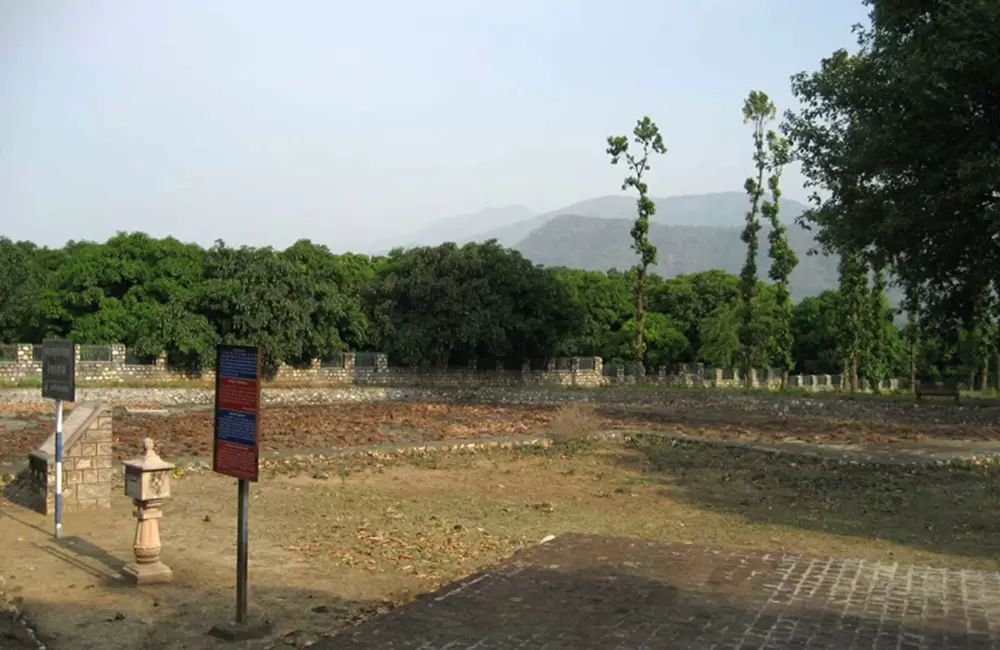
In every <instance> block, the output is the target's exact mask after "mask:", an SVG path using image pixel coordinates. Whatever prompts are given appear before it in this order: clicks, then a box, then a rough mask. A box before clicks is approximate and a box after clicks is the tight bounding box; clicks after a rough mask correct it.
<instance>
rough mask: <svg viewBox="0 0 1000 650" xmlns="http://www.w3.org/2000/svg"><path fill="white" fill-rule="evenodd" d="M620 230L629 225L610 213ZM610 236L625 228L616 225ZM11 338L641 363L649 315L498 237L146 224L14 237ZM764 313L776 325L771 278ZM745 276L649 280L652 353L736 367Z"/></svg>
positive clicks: (0, 337) (948, 364) (822, 323)
mask: <svg viewBox="0 0 1000 650" xmlns="http://www.w3.org/2000/svg"><path fill="white" fill-rule="evenodd" d="M610 223H614V222H610ZM609 236H610V234H609ZM0 270H2V275H0V342H2V343H13V342H39V341H41V340H42V339H43V338H45V337H47V336H56V337H71V338H74V339H76V340H77V341H78V342H80V343H111V342H121V343H125V344H126V345H128V346H129V347H130V348H132V349H133V350H134V352H135V353H136V354H137V355H138V356H152V355H156V354H159V353H162V352H166V353H167V355H168V358H169V361H170V363H172V364H176V365H201V364H205V365H208V364H210V363H211V360H212V350H213V345H214V344H216V343H218V342H229V343H250V344H259V345H261V346H263V347H264V350H265V354H266V358H267V361H268V363H270V364H275V363H278V362H287V363H297V362H301V361H305V360H308V359H312V358H324V357H328V356H330V355H333V354H334V353H336V352H338V351H342V350H379V351H385V352H387V353H388V354H389V355H390V361H391V362H392V363H394V364H401V365H446V364H459V365H464V364H465V363H466V362H467V361H468V360H470V359H474V358H475V359H479V360H484V361H485V360H488V361H489V362H491V363H495V362H496V361H505V362H509V363H510V365H511V366H513V367H520V363H521V361H522V360H524V359H541V358H545V357H552V356H572V355H580V356H590V355H597V356H602V357H604V358H605V359H606V360H608V361H614V360H627V359H630V355H631V353H632V347H631V346H632V339H633V336H634V331H635V321H634V319H633V316H632V314H633V309H632V288H631V281H630V279H629V277H628V276H627V275H626V274H623V273H621V272H617V271H613V272H610V273H605V272H598V271H585V270H577V269H564V268H555V269H549V268H543V267H541V266H539V265H536V264H533V263H531V262H529V261H528V260H526V259H525V258H524V257H522V256H521V254H520V253H518V252H516V251H511V250H509V249H505V248H503V247H501V246H499V245H498V244H496V243H487V244H468V245H466V246H463V247H458V246H455V245H451V244H445V245H441V246H437V247H426V248H414V249H409V250H395V251H393V252H392V253H390V254H389V255H387V256H384V257H376V258H369V257H366V256H363V255H352V254H348V255H334V254H331V253H330V252H329V251H328V250H327V249H326V248H325V247H323V246H319V245H316V244H313V243H311V242H308V241H300V242H297V243H296V244H295V245H293V246H291V247H289V248H288V249H286V250H284V251H276V250H272V249H270V248H231V247H227V246H225V245H224V244H222V243H219V244H217V245H216V246H214V247H212V248H210V249H207V250H206V249H203V248H201V247H199V246H197V245H194V244H185V243H181V242H178V241H176V240H173V239H159V240H157V239H152V238H150V237H148V236H146V235H143V234H141V233H133V234H120V235H118V236H116V237H113V238H111V239H110V240H108V241H107V242H105V243H103V244H99V243H90V242H73V243H70V244H68V245H66V246H65V247H63V248H61V249H54V250H53V249H45V248H38V247H36V246H34V245H32V244H30V243H25V242H20V243H15V242H11V241H10V240H6V239H0ZM761 295H762V296H763V300H762V302H761V308H760V309H759V312H758V313H757V316H756V317H757V318H759V319H761V322H763V323H765V324H766V322H767V321H768V319H769V318H771V311H770V310H772V309H773V291H771V289H770V285H767V284H764V283H761ZM738 306H739V279H738V278H737V277H736V276H735V275H733V274H731V273H727V272H725V271H721V270H712V271H705V272H700V273H694V274H682V275H679V276H677V277H673V278H669V279H663V278H660V277H657V276H654V277H653V278H652V279H651V285H650V305H649V309H650V312H649V313H648V314H647V322H646V327H647V330H648V332H647V342H648V347H647V350H646V354H645V359H644V360H645V362H646V364H647V365H648V366H650V367H653V366H659V365H664V364H670V363H674V362H690V361H697V360H700V361H704V362H706V363H711V364H714V365H717V366H722V367H731V366H732V365H733V364H734V359H735V356H736V355H737V354H738V352H739V341H738V338H737V327H738V319H737V309H738ZM843 309H844V305H843V304H842V301H841V300H840V297H839V294H838V293H837V292H835V291H828V292H824V293H823V294H821V295H819V296H815V297H809V298H805V299H803V300H802V301H800V302H799V303H798V304H797V306H796V307H795V348H794V355H795V360H796V361H795V363H796V366H795V369H796V370H797V371H799V372H807V373H838V372H840V371H841V365H840V361H838V359H840V358H841V357H840V351H839V347H838V346H839V345H840V343H839V339H838V332H839V327H838V323H839V322H840V321H841V319H842V318H843ZM873 317H876V318H877V319H878V320H879V321H881V322H882V323H883V326H884V329H885V332H886V337H887V341H888V342H889V347H888V349H889V350H890V351H891V355H890V359H889V362H890V364H891V368H892V371H893V372H894V373H896V374H905V372H906V369H907V368H908V364H909V357H908V349H909V348H908V346H907V344H906V343H905V341H904V339H905V336H906V332H900V331H899V330H897V329H896V327H895V326H894V325H893V324H892V313H891V311H890V310H889V309H888V308H886V306H885V305H883V307H882V309H881V310H880V311H879V313H878V314H875V315H873ZM959 336H960V335H959V334H956V335H955V340H940V341H939V340H929V341H928V342H927V343H926V344H925V345H924V346H923V347H922V352H921V359H920V369H921V372H922V373H923V374H926V375H930V376H934V375H937V374H939V373H941V372H958V370H959V368H961V367H962V362H963V358H962V357H961V355H960V350H961V349H963V348H962V347H961V345H960V343H961V341H960V340H959V338H958V337H959Z"/></svg>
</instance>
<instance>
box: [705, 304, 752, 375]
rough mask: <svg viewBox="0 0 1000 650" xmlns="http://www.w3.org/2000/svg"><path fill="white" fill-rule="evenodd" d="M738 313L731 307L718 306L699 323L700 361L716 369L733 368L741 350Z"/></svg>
mask: <svg viewBox="0 0 1000 650" xmlns="http://www.w3.org/2000/svg"><path fill="white" fill-rule="evenodd" d="M740 311H741V310H740V309H738V308H737V307H735V306H733V305H729V304H723V305H719V306H718V307H716V308H715V309H714V310H713V311H712V312H711V313H710V314H709V315H708V316H706V317H705V318H704V319H703V320H702V321H701V326H700V328H699V339H700V342H701V347H700V348H699V349H698V357H699V358H700V359H701V360H702V361H704V362H705V363H707V364H710V365H712V366H714V367H716V368H733V367H735V363H736V361H737V360H738V359H739V357H740V354H741V351H742V349H743V344H742V343H741V342H740V317H741V313H740Z"/></svg>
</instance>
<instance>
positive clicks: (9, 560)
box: [0, 441, 1000, 650]
mask: <svg viewBox="0 0 1000 650" xmlns="http://www.w3.org/2000/svg"><path fill="white" fill-rule="evenodd" d="M341 462H342V461H341ZM351 463H352V464H351V465H350V466H340V470H339V471H337V472H334V471H331V472H329V473H327V474H317V476H320V477H322V478H313V475H312V474H304V475H299V476H294V477H293V476H287V475H278V476H274V477H270V478H268V479H266V480H264V481H262V482H261V483H260V484H257V485H255V486H253V488H252V503H251V510H250V515H251V547H250V548H251V552H250V556H251V566H250V576H251V578H250V580H251V602H252V606H253V609H254V611H255V612H256V613H258V614H259V615H262V616H267V617H270V618H272V619H274V620H275V621H276V624H277V628H276V630H277V631H276V634H275V635H273V636H272V637H269V638H267V639H264V640H261V641H256V642H252V643H249V644H247V645H246V646H240V647H249V648H263V647H280V646H281V645H284V644H288V645H298V646H305V645H308V644H309V643H311V642H313V641H315V640H316V639H319V638H321V637H323V636H325V635H330V634H333V633H334V632H336V631H337V630H340V629H342V628H344V627H345V626H349V625H351V624H353V623H354V622H356V621H358V620H361V619H364V618H367V617H370V616H372V615H374V614H376V613H378V612H380V611H384V610H385V609H388V608H389V607H390V606H391V605H390V604H392V603H401V602H406V601H409V600H411V599H412V598H414V597H415V596H416V595H417V594H420V593H425V592H428V591H431V590H433V589H435V588H436V587H437V586H438V585H440V584H442V583H447V582H451V581H453V580H455V579H457V578H459V577H461V576H465V575H468V574H470V573H473V572H475V571H477V570H480V569H482V568H484V567H486V566H489V565H492V564H494V563H496V562H497V561H499V560H500V559H502V558H505V557H508V556H509V555H510V554H511V553H512V552H513V551H514V550H515V549H516V548H517V547H518V546H520V545H523V544H526V543H532V542H537V541H538V540H540V539H542V538H544V537H545V536H547V535H550V534H551V535H558V534H561V533H565V532H581V533H592V534H600V535H620V536H629V537H637V538H643V539H652V540H663V541H667V542H677V543H690V544H698V545H706V546H711V547H723V548H740V549H755V550H760V551H765V552H776V553H778V552H795V553H808V554H810V555H813V556H818V557H827V556H832V557H849V558H850V557H853V558H869V559H874V560H881V561H888V562H900V563H910V564H919V565H933V566H947V567H952V568H979V569H990V570H997V569H998V568H1000V561H998V560H997V557H1000V541H998V540H1000V534H998V533H1000V523H998V521H997V517H996V516H995V513H996V512H997V506H998V498H1000V496H998V495H1000V489H998V486H1000V481H998V480H997V477H996V472H995V469H994V468H993V466H983V467H978V466H969V467H964V468H960V467H942V468H922V469H913V468H892V467H884V468H872V467H865V466H853V465H836V464H831V463H826V462H823V461H819V460H808V459H805V460H803V459H798V460H797V459H794V458H792V459H775V458H774V457H772V456H769V455H766V454H760V453H755V452H747V451H745V450H720V449H718V448H709V447H705V446H703V445H702V446H699V445H688V444H676V443H670V442H650V441H645V442H643V441H639V442H636V443H631V444H623V443H621V442H618V443H611V442H608V443H600V444H576V445H570V446H567V447H562V448H558V449H556V448H553V449H548V450H545V449H539V448H526V449H522V450H517V451H511V450H489V451H484V452H477V453H447V454H445V453H441V454H428V455H425V456H413V457H401V458H398V459H396V460H393V461H383V460H374V459H364V458H357V459H353V460H352V461H351ZM174 493H175V497H174V498H173V499H171V500H170V501H169V502H168V503H167V505H166V507H165V518H164V519H163V525H162V537H163V544H164V550H163V559H164V561H165V562H166V563H167V564H168V565H170V566H171V567H172V568H173V569H174V571H175V582H174V583H173V584H170V585H161V586H150V587H140V588H136V587H131V586H126V585H125V584H123V581H121V580H118V579H116V578H115V575H116V572H117V569H118V568H119V567H120V566H121V563H122V562H123V561H125V560H127V559H129V558H130V557H131V543H132V539H131V537H132V534H133V530H134V520H133V519H132V518H131V513H130V507H129V503H128V501H127V499H126V498H125V497H124V496H118V497H116V499H115V501H114V507H113V508H112V510H111V511H106V512H89V513H80V514H72V515H68V516H67V518H66V534H67V535H68V536H69V539H67V540H65V541H64V542H59V543H57V542H56V541H55V540H54V539H53V538H52V536H51V534H50V532H49V531H50V528H51V520H50V519H49V520H47V519H46V518H43V517H41V516H38V515H35V514H32V513H30V512H28V511H26V510H24V509H21V508H18V507H16V506H10V507H7V508H4V509H3V511H2V512H3V514H0V548H2V549H4V552H3V553H2V554H0V575H3V576H4V578H5V581H6V589H7V590H8V591H9V592H11V595H13V596H15V597H18V598H20V599H21V602H22V607H23V609H24V610H25V612H26V614H27V617H28V618H29V620H31V621H33V622H34V623H35V624H36V625H37V627H38V630H39V633H40V635H41V637H42V638H43V640H45V641H46V642H47V643H49V645H50V647H52V648H55V649H56V650H61V649H63V648H66V649H70V648H72V649H74V650H75V649H80V650H87V649H91V648H94V649H96V648H108V647H133V648H156V649H160V648H162V649H171V650H174V649H180V648H190V649H199V650H200V649H203V648H215V647H222V646H223V645H225V644H224V642H221V641H216V640H215V639H213V638H211V637H209V636H207V635H206V631H207V630H208V629H209V628H210V627H211V625H212V624H213V623H215V622H218V621H220V620H224V619H226V618H229V617H230V616H231V614H232V611H233V606H234V602H233V601H234V595H233V584H234V563H235V493H236V486H235V481H233V480H231V479H226V478H224V477H219V476H216V475H214V474H211V473H209V472H190V471H189V472H185V473H183V475H182V476H181V477H180V478H178V479H177V480H176V482H175V489H174ZM387 603H389V604H387Z"/></svg>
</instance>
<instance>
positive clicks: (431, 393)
mask: <svg viewBox="0 0 1000 650" xmlns="http://www.w3.org/2000/svg"><path fill="white" fill-rule="evenodd" d="M214 397H215V394H214V391H213V390H212V389H210V388H165V387H164V388H117V387H107V388H79V389H77V399H78V400H79V401H81V402H83V401H100V402H104V403H106V404H108V405H109V407H133V408H167V409H179V410H187V409H190V408H206V409H207V408H211V405H212V404H213V402H214ZM262 398H263V402H264V404H265V405H268V406H277V405H335V404H344V403H351V402H391V401H409V402H457V403H468V404H510V405H526V406H546V407H551V406H558V405H560V404H567V403H577V402H585V403H589V404H593V405H595V406H597V407H598V408H599V409H601V410H604V411H607V412H609V413H611V412H617V411H622V412H626V411H631V410H635V409H645V408H650V409H669V410H670V411H672V412H677V411H685V412H694V411H698V410H703V409H708V410H713V409H724V410H725V411H726V412H727V413H729V414H730V415H732V414H746V415H750V414H757V415H765V416H768V417H776V418H788V417H794V416H807V417H808V416H819V417H836V418H844V419H866V420H868V419H871V420H882V419H890V420H895V421H907V422H919V423H924V424H927V425H934V424H945V423H964V424H973V423H977V424H978V423H982V424H984V425H987V426H995V424H996V422H997V421H998V418H1000V402H997V403H995V404H994V403H977V404H970V405H968V406H966V405H962V406H955V405H954V404H952V403H951V402H931V401H927V402H916V401H915V400H913V399H912V398H909V399H905V398H902V397H900V398H890V399H873V398H861V399H835V398H834V399H830V398H822V397H811V396H802V395H797V394H778V393H770V394H768V393H763V392H758V393H744V392H740V391H722V390H720V391H701V392H699V391H690V390H687V391H684V390H682V391H672V390H670V389H664V390H634V389H630V388H627V387H621V388H606V389H602V390H564V389H559V388H554V387H548V388H546V387H499V386H475V387H465V388H461V387H447V386H440V387H435V388H430V387H416V386H413V387H393V386H331V387H327V388H303V387H299V388H295V387H289V388H264V390H263V394H262ZM0 406H2V407H4V408H5V410H8V411H28V410H32V411H35V410H39V409H52V408H53V406H52V401H51V400H44V399H42V396H41V390H39V389H37V388H8V389H0Z"/></svg>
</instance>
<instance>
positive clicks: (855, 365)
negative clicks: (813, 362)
mask: <svg viewBox="0 0 1000 650" xmlns="http://www.w3.org/2000/svg"><path fill="white" fill-rule="evenodd" d="M837 268H838V271H839V276H840V296H841V300H842V303H841V310H842V313H841V323H842V325H841V328H840V336H839V340H838V342H837V343H838V345H837V348H838V355H839V356H840V359H841V363H842V366H843V369H844V370H843V376H844V378H845V380H846V381H847V382H848V383H849V385H850V389H851V392H852V393H853V392H856V391H857V390H858V388H859V382H858V373H859V371H860V367H861V361H862V358H863V357H864V355H865V349H866V340H865V339H866V336H865V321H866V320H867V316H868V315H869V314H870V310H869V309H868V305H869V301H870V296H869V293H868V267H867V264H866V263H865V261H864V258H863V257H862V256H861V254H860V253H858V252H856V251H850V250H843V251H841V253H840V263H839V265H838V267H837Z"/></svg>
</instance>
